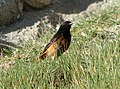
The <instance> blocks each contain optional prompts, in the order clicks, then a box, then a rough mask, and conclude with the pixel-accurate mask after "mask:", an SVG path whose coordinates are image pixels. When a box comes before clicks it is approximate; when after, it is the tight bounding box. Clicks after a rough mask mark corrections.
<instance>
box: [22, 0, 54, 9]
mask: <svg viewBox="0 0 120 89" xmlns="http://www.w3.org/2000/svg"><path fill="white" fill-rule="evenodd" d="M24 1H25V3H27V4H28V5H30V6H32V7H35V8H42V7H44V6H47V5H49V4H50V3H51V1H52V0H24Z"/></svg>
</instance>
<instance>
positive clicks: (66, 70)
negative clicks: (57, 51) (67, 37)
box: [0, 7, 120, 89]
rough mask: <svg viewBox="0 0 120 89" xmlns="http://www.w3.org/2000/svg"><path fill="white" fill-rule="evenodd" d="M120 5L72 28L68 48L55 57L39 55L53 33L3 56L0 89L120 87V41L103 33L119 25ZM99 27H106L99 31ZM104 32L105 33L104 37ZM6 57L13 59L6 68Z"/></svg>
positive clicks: (0, 70)
mask: <svg viewBox="0 0 120 89" xmlns="http://www.w3.org/2000/svg"><path fill="white" fill-rule="evenodd" d="M119 14H120V7H114V8H111V9H110V10H109V9H106V10H104V11H101V12H99V13H97V14H93V15H92V16H91V17H89V18H86V19H84V20H81V21H80V22H79V23H77V24H76V25H75V26H74V27H73V30H72V35H73V36H72V42H71V45H70V48H69V49H68V51H67V52H66V53H65V54H63V55H61V56H60V57H59V58H57V59H56V60H51V58H46V59H45V60H40V59H38V58H37V55H38V54H39V53H40V52H41V50H42V48H43V47H44V44H45V43H47V41H48V39H49V38H50V37H51V36H52V34H50V33H49V34H44V37H41V39H40V41H35V42H28V43H27V44H24V45H23V48H22V49H18V50H14V51H12V53H11V55H6V56H5V57H3V59H1V60H0V65H3V64H4V67H0V88H1V89H57V88H58V89H119V87H120V42H119V35H117V34H115V35H116V36H115V37H116V38H115V39H112V38H110V37H108V36H109V35H107V33H104V32H105V31H104V30H105V29H106V28H109V27H111V26H114V25H119V24H120V21H119V20H118V19H119V18H118V17H117V16H118V15H119ZM98 29H103V30H102V31H99V30H98ZM104 36H105V37H104ZM5 61H14V62H15V63H14V64H11V65H10V66H9V67H7V68H6V66H7V64H6V65H5Z"/></svg>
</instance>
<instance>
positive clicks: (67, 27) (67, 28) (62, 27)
mask: <svg viewBox="0 0 120 89" xmlns="http://www.w3.org/2000/svg"><path fill="white" fill-rule="evenodd" d="M72 24H73V23H72V22H71V21H64V22H63V23H62V24H61V25H60V28H59V31H60V32H65V31H70V28H71V25H72Z"/></svg>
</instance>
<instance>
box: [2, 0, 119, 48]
mask: <svg viewBox="0 0 120 89" xmlns="http://www.w3.org/2000/svg"><path fill="white" fill-rule="evenodd" d="M115 1H116V0H0V45H3V44H8V45H12V46H15V45H20V43H21V42H26V41H28V40H31V39H32V40H34V39H35V38H37V37H40V35H41V33H42V31H43V30H48V29H51V30H52V31H53V28H54V29H57V28H58V25H59V24H60V23H61V22H62V21H65V20H71V21H73V22H74V23H77V22H78V21H79V19H78V18H77V17H79V18H80V17H81V18H86V17H89V16H90V15H91V14H92V13H94V12H97V11H99V10H100V9H103V8H105V7H107V6H108V5H110V4H114V3H116V2H115ZM119 28H120V26H118V29H119ZM112 29H113V28H112Z"/></svg>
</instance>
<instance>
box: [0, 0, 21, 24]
mask: <svg viewBox="0 0 120 89" xmlns="http://www.w3.org/2000/svg"><path fill="white" fill-rule="evenodd" d="M22 9H23V5H22V2H21V1H20V0H0V26H3V25H8V24H9V23H11V22H13V21H14V20H16V19H19V18H20V15H21V13H22Z"/></svg>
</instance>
